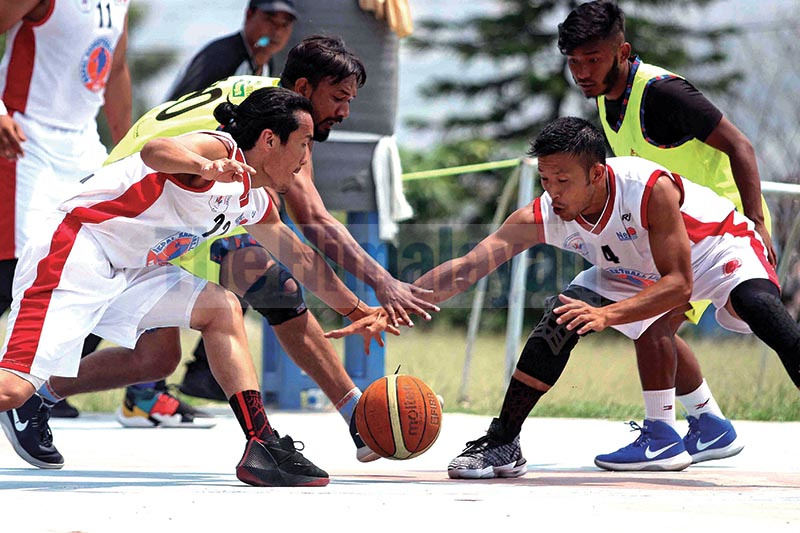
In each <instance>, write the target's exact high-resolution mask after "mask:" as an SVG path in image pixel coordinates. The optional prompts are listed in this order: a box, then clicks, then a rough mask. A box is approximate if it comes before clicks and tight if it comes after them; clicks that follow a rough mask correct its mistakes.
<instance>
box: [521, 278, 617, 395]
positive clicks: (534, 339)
mask: <svg viewBox="0 0 800 533" xmlns="http://www.w3.org/2000/svg"><path fill="white" fill-rule="evenodd" d="M562 294H564V295H566V296H569V297H570V298H575V299H578V300H582V301H584V302H587V303H589V304H591V305H594V306H597V307H601V306H604V305H608V304H610V303H612V302H611V301H610V300H607V299H605V298H603V297H602V296H600V295H599V294H597V293H596V292H593V291H590V290H589V289H586V288H584V287H579V286H577V285H570V286H569V287H567V289H566V290H565V291H564V292H563V293H562ZM559 305H561V302H560V300H559V299H558V296H551V297H550V298H548V299H547V301H546V302H545V309H544V315H542V319H541V320H540V321H539V323H538V324H537V325H536V327H535V328H533V331H532V332H531V334H530V336H529V337H528V340H527V342H526V343H525V347H524V348H523V349H522V354H521V355H520V356H519V361H518V362H517V370H519V371H520V372H522V373H524V374H527V375H528V376H531V377H532V378H536V379H538V380H539V381H541V382H542V383H545V384H547V385H550V386H553V385H555V383H556V381H558V378H559V377H560V376H561V373H562V372H563V371H564V368H565V367H566V366H567V361H569V356H570V353H571V352H572V349H573V348H575V345H576V344H578V339H580V337H581V336H582V335H578V333H577V331H576V330H574V329H573V330H568V329H567V328H566V326H565V325H563V324H558V323H557V322H556V319H557V318H558V315H556V314H555V312H554V311H553V310H554V309H555V308H556V307H558V306H559Z"/></svg>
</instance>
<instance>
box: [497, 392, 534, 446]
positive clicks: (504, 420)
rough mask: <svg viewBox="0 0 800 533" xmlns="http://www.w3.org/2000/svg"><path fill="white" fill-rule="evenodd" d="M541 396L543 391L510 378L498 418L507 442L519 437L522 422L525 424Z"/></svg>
mask: <svg viewBox="0 0 800 533" xmlns="http://www.w3.org/2000/svg"><path fill="white" fill-rule="evenodd" d="M543 394H544V392H543V391H540V390H538V389H534V388H533V387H529V386H528V385H525V384H524V383H523V382H521V381H520V380H518V379H515V378H513V377H512V378H511V383H509V384H508V389H506V396H505V398H504V399H503V407H502V408H501V409H500V417H499V418H500V423H501V424H502V426H503V432H504V434H505V435H504V436H505V438H506V439H507V440H508V441H509V442H510V441H512V440H514V438H515V437H516V436H517V435H519V432H520V431H521V430H522V424H523V422H525V419H526V418H527V417H528V415H529V414H530V412H531V409H533V406H534V405H536V402H538V401H539V398H541V397H542V395H543Z"/></svg>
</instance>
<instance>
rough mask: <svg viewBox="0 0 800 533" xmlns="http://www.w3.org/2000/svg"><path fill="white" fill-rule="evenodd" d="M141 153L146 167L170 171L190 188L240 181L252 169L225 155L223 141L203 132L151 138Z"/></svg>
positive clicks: (253, 170) (252, 170)
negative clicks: (207, 183) (213, 183)
mask: <svg viewBox="0 0 800 533" xmlns="http://www.w3.org/2000/svg"><path fill="white" fill-rule="evenodd" d="M141 156H142V161H144V163H145V164H146V165H147V166H148V167H150V168H152V169H153V170H157V171H159V172H166V173H168V174H173V175H175V176H176V177H177V178H178V179H180V180H181V181H182V182H184V183H185V184H186V185H189V186H191V187H199V186H201V185H202V184H203V182H204V181H212V180H213V181H222V182H231V181H242V177H243V174H244V173H245V172H251V173H253V172H255V169H254V168H253V167H251V166H249V165H247V164H244V163H240V162H239V161H236V160H234V159H230V158H228V149H227V147H226V146H225V145H224V144H223V143H222V141H220V140H219V139H218V138H216V137H214V136H213V135H207V134H203V133H194V134H188V135H181V136H180V137H161V138H157V139H153V140H152V141H148V142H147V144H145V145H144V146H143V147H142V152H141Z"/></svg>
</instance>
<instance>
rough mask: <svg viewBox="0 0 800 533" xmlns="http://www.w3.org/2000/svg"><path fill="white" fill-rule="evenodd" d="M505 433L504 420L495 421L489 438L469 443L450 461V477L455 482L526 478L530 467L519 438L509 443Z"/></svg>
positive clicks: (491, 426)
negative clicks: (495, 478) (457, 480)
mask: <svg viewBox="0 0 800 533" xmlns="http://www.w3.org/2000/svg"><path fill="white" fill-rule="evenodd" d="M502 433H503V430H502V427H501V426H500V420H498V419H497V418H495V419H493V420H492V423H491V425H490V426H489V431H487V432H486V435H484V436H483V437H481V438H479V439H478V440H473V441H470V442H468V443H467V447H466V448H465V449H464V451H463V452H461V454H460V455H459V456H458V457H456V458H455V459H453V460H452V461H450V464H449V465H448V467H447V475H448V476H450V477H451V478H454V479H457V478H464V479H487V478H494V477H519V476H524V475H525V473H526V472H527V471H528V467H527V461H526V460H525V458H524V457H522V450H521V449H520V446H519V435H517V436H515V437H514V438H513V439H512V440H510V441H509V440H508V439H506V438H504V436H503V435H502Z"/></svg>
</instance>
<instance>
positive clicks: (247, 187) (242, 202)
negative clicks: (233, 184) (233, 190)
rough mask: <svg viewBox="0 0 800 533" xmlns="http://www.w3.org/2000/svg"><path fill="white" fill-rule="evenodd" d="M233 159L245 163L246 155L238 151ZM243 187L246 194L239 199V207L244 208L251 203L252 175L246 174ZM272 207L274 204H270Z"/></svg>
mask: <svg viewBox="0 0 800 533" xmlns="http://www.w3.org/2000/svg"><path fill="white" fill-rule="evenodd" d="M233 158H234V159H235V160H236V161H238V162H240V163H244V153H243V152H242V150H241V149H239V148H237V149H236V154H234V156H233ZM242 185H244V192H243V193H242V195H241V196H240V197H239V207H244V206H246V205H247V204H248V203H249V202H250V173H249V172H245V173H244V176H242ZM270 205H272V202H270Z"/></svg>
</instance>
